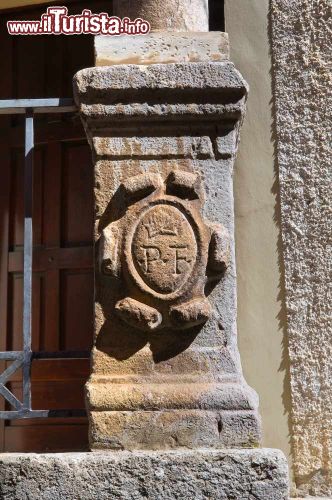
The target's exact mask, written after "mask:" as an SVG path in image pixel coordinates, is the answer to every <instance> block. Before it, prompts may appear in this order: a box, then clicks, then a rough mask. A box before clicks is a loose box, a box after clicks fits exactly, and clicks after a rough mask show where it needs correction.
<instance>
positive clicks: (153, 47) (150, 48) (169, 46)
mask: <svg viewBox="0 0 332 500" xmlns="http://www.w3.org/2000/svg"><path fill="white" fill-rule="evenodd" d="M129 39H130V42H129ZM226 59H229V43H228V35H227V33H221V32H218V31H210V32H207V33H204V32H196V33H192V32H191V33H176V32H172V33H167V32H165V31H164V32H157V33H150V34H148V35H137V36H130V37H129V36H128V35H121V36H116V37H111V36H103V35H100V36H96V37H95V61H96V66H112V65H113V64H159V63H176V62H202V61H223V60H226Z"/></svg>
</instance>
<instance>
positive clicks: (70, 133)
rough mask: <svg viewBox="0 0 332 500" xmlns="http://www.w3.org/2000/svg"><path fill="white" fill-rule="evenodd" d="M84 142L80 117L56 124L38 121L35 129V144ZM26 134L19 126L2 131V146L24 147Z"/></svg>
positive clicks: (0, 137)
mask: <svg viewBox="0 0 332 500" xmlns="http://www.w3.org/2000/svg"><path fill="white" fill-rule="evenodd" d="M82 140H83V141H84V143H85V142H86V140H85V138H84V130H83V126H82V124H81V123H80V121H79V117H78V116H77V117H73V118H72V120H70V121H69V120H68V121H66V120H65V119H61V120H60V119H58V121H54V122H47V121H46V122H45V121H44V122H43V123H38V120H36V127H35V144H36V145H41V144H45V143H47V144H49V143H52V142H61V141H82ZM23 142H24V134H23V128H22V126H20V125H17V126H15V127H12V128H8V127H7V128H1V129H0V146H1V145H9V146H10V147H13V148H18V147H23Z"/></svg>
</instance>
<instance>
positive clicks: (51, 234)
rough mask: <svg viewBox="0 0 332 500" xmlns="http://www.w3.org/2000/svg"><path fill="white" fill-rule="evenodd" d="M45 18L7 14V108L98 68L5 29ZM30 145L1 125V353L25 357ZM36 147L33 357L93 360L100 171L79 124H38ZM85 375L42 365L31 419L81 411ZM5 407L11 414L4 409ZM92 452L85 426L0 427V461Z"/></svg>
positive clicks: (17, 121) (50, 42) (7, 123)
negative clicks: (26, 149) (1, 455)
mask: <svg viewBox="0 0 332 500" xmlns="http://www.w3.org/2000/svg"><path fill="white" fill-rule="evenodd" d="M57 3H58V2H54V5H56V4H57ZM62 3H67V2H62ZM47 5H50V4H47ZM68 7H69V12H70V13H73V14H74V13H79V12H81V11H82V9H83V8H90V9H91V10H92V11H94V12H102V11H108V12H110V2H109V1H103V2H102V1H90V2H86V1H85V2H82V1H80V2H70V3H69V4H68ZM45 9H46V6H38V8H36V7H34V8H27V9H25V10H22V9H16V10H15V11H13V12H5V13H2V15H1V17H0V24H1V26H0V46H1V50H2V57H1V60H0V75H1V78H0V99H17V98H42V97H71V96H72V84H71V81H72V77H73V75H74V73H75V72H76V71H78V70H79V69H81V68H83V67H88V66H93V38H92V37H91V36H85V35H80V36H43V37H39V36H9V35H8V34H7V30H6V21H7V20H8V19H29V18H31V19H38V18H39V17H40V15H41V14H42V13H43V12H45ZM23 144H24V128H23V119H22V117H20V116H18V115H16V116H11V117H8V116H6V117H4V116H1V117H0V350H20V349H21V348H22V300H23V276H22V270H23V259H22V250H23V167H24V155H23ZM35 144H36V147H35V161H34V206H33V223H34V233H33V238H34V254H33V315H32V343H33V350H34V351H59V350H90V349H91V344H92V336H93V267H92V252H93V251H92V241H93V238H92V233H93V170H92V163H91V154H90V150H89V147H88V145H87V142H86V139H85V135H84V131H83V128H82V126H81V123H80V120H79V117H78V116H77V115H75V114H69V115H67V114H65V115H60V114H59V115H56V114H52V115H48V116H45V115H44V116H42V115H38V116H37V117H36V119H35ZM1 369H3V364H2V367H1ZM88 373H89V361H88V360H84V359H67V360H65V359H56V360H54V359H53V360H52V359H50V360H35V361H34V362H33V366H32V407H33V409H60V408H68V409H77V408H84V396H83V387H84V383H85V381H86V378H87V376H88ZM20 378H21V374H20V373H19V372H17V373H16V374H15V375H14V376H13V377H12V379H11V381H10V384H9V385H8V387H9V389H10V390H12V391H13V392H14V393H15V394H16V395H17V396H18V397H20V391H21V382H20ZM0 404H1V405H2V406H1V409H4V408H7V404H6V403H5V402H3V401H1V402H0ZM8 409H10V408H8ZM87 442H88V439H87V421H86V418H83V417H82V418H75V419H60V418H53V419H33V420H16V421H5V422H4V421H0V450H1V451H19V452H23V451H26V452H28V451H47V450H49V451H51V450H52V451H60V450H84V449H86V448H87Z"/></svg>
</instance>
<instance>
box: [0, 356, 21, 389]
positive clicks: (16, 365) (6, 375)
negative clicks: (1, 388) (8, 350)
mask: <svg viewBox="0 0 332 500" xmlns="http://www.w3.org/2000/svg"><path fill="white" fill-rule="evenodd" d="M22 364H23V359H22V358H20V359H16V360H15V361H14V362H13V363H12V364H11V365H9V366H8V368H6V370H5V371H4V372H2V373H1V375H0V384H5V383H6V382H7V380H8V379H9V377H11V376H12V375H13V374H14V373H15V372H16V371H17V370H18V369H19V368H21V366H22Z"/></svg>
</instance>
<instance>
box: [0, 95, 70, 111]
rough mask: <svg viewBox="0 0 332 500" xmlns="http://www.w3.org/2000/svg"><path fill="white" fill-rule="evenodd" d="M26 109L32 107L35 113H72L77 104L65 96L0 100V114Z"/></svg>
mask: <svg viewBox="0 0 332 500" xmlns="http://www.w3.org/2000/svg"><path fill="white" fill-rule="evenodd" d="M28 109H33V110H34V112H35V113H72V112H75V111H77V106H76V104H75V102H74V100H73V99H71V98H67V97H64V98H62V97H55V98H52V99H6V100H0V114H6V115H14V114H25V113H26V112H27V110H28Z"/></svg>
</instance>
